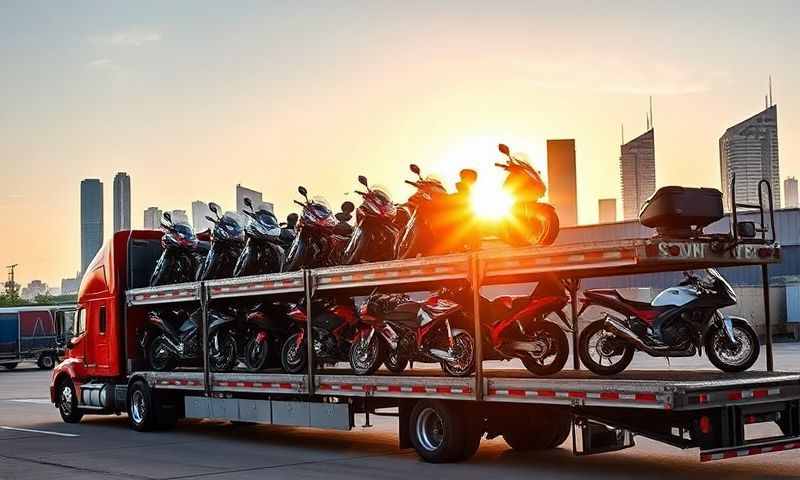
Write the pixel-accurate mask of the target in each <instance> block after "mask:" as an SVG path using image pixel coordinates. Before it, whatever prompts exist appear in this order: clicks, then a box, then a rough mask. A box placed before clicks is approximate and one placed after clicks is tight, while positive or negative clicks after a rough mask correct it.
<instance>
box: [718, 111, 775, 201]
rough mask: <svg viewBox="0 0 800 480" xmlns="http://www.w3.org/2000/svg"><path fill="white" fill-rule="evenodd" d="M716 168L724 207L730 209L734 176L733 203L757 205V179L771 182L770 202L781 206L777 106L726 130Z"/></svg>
mask: <svg viewBox="0 0 800 480" xmlns="http://www.w3.org/2000/svg"><path fill="white" fill-rule="evenodd" d="M719 170H720V177H721V181H722V193H723V195H724V196H723V202H724V205H725V209H726V210H728V209H730V208H731V207H730V194H731V192H730V188H731V179H732V178H733V175H734V174H735V175H736V202H737V203H748V204H754V205H755V204H758V182H760V181H761V180H767V181H769V182H770V184H771V185H772V202H773V204H774V206H775V208H779V207H780V206H781V180H780V178H781V177H780V171H779V165H778V108H777V106H776V105H772V106H768V107H767V108H766V109H764V110H762V111H760V112H758V113H757V114H755V115H753V116H752V117H750V118H748V119H747V120H745V121H743V122H741V123H737V124H736V125H734V126H732V127H730V128H729V129H727V130H726V131H725V134H724V135H722V136H721V137H720V139H719Z"/></svg>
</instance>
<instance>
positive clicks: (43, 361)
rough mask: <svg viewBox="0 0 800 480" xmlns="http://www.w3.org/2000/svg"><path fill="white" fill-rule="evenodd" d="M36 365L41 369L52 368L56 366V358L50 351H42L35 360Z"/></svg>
mask: <svg viewBox="0 0 800 480" xmlns="http://www.w3.org/2000/svg"><path fill="white" fill-rule="evenodd" d="M36 366H37V367H39V368H40V369H42V370H52V369H53V367H55V366H56V358H55V356H54V355H53V354H51V353H43V354H42V355H39V359H38V360H36Z"/></svg>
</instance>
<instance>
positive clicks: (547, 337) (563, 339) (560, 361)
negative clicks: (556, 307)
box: [521, 321, 569, 375]
mask: <svg viewBox="0 0 800 480" xmlns="http://www.w3.org/2000/svg"><path fill="white" fill-rule="evenodd" d="M526 333H527V335H526V341H529V342H541V344H542V345H543V346H544V348H545V350H544V351H543V352H542V353H541V355H539V356H537V357H534V356H533V355H531V356H527V357H521V360H522V364H523V365H525V368H527V369H528V371H529V372H531V373H533V374H534V375H552V374H554V373H557V372H560V371H561V369H562V368H564V365H565V364H566V363H567V356H569V341H568V340H567V335H566V334H565V333H564V330H562V329H561V327H559V326H558V325H556V324H555V323H552V322H547V321H542V322H536V323H534V324H533V326H531V327H528V328H527V329H526Z"/></svg>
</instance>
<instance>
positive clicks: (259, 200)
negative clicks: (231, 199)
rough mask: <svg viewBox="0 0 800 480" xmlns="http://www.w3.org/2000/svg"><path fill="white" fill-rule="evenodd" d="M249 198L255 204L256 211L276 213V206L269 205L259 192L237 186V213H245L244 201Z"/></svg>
mask: <svg viewBox="0 0 800 480" xmlns="http://www.w3.org/2000/svg"><path fill="white" fill-rule="evenodd" d="M245 198H249V199H250V201H251V202H253V207H254V208H255V209H256V210H259V209H262V208H263V209H265V210H268V211H270V212H273V211H274V206H273V205H272V204H271V203H269V202H265V201H264V199H263V197H262V194H261V192H259V191H258V190H253V189H250V188H247V187H243V186H241V185H238V184H237V185H236V211H237V212H239V213H242V212H244V209H245V206H244V199H245Z"/></svg>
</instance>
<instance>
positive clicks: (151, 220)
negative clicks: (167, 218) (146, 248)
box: [144, 207, 161, 230]
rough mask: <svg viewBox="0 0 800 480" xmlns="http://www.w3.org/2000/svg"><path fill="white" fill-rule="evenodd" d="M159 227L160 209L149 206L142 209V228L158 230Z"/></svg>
mask: <svg viewBox="0 0 800 480" xmlns="http://www.w3.org/2000/svg"><path fill="white" fill-rule="evenodd" d="M160 227H161V209H160V208H158V207H149V208H147V210H145V211H144V229H145V230H158V229H159V228H160Z"/></svg>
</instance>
